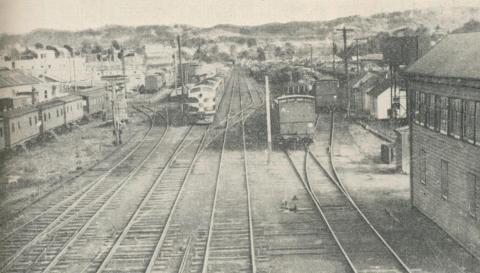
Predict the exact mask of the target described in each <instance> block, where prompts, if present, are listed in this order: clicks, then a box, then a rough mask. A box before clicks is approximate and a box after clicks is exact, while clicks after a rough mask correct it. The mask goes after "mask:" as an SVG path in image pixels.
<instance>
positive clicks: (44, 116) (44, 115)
mask: <svg viewBox="0 0 480 273" xmlns="http://www.w3.org/2000/svg"><path fill="white" fill-rule="evenodd" d="M43 121H47V114H46V113H43Z"/></svg>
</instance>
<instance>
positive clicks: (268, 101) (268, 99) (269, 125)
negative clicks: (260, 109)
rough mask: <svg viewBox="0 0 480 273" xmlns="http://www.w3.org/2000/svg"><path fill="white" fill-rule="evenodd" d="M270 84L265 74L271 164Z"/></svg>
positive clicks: (268, 159) (268, 158) (268, 160)
mask: <svg viewBox="0 0 480 273" xmlns="http://www.w3.org/2000/svg"><path fill="white" fill-rule="evenodd" d="M268 85H269V84H268V76H265V110H266V112H267V144H268V155H267V156H268V157H267V162H268V163H269V164H270V154H271V153H272V127H271V124H270V88H269V86H268Z"/></svg>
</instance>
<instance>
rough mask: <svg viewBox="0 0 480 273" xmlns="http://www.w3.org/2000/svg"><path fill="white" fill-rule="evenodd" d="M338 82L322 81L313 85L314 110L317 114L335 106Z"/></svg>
mask: <svg viewBox="0 0 480 273" xmlns="http://www.w3.org/2000/svg"><path fill="white" fill-rule="evenodd" d="M338 89H339V82H338V80H335V79H324V80H319V81H316V82H315V83H314V84H313V94H314V96H315V109H316V111H317V112H320V111H326V110H329V109H331V107H334V106H336V104H337V98H338Z"/></svg>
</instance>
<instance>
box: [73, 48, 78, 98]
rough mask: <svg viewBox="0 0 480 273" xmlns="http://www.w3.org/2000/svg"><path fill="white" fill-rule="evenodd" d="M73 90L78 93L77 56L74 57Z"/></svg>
mask: <svg viewBox="0 0 480 273" xmlns="http://www.w3.org/2000/svg"><path fill="white" fill-rule="evenodd" d="M73 89H74V91H75V93H77V69H75V56H74V57H73Z"/></svg>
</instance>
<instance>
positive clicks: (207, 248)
mask: <svg viewBox="0 0 480 273" xmlns="http://www.w3.org/2000/svg"><path fill="white" fill-rule="evenodd" d="M234 83H235V81H233V83H232V90H231V92H230V103H229V106H228V111H227V120H226V122H225V130H224V132H223V141H222V150H221V152H220V161H219V164H218V171H217V175H216V179H215V193H214V197H213V203H212V213H211V215H210V221H209V227H208V236H207V242H206V243H205V255H204V256H203V264H202V273H207V267H208V259H209V251H210V241H211V239H212V232H213V222H214V220H215V208H216V205H217V198H218V191H219V186H218V185H219V184H220V183H219V182H220V173H221V170H222V165H223V155H224V152H225V144H226V142H227V132H228V128H229V123H228V121H229V120H228V117H229V116H230V112H231V110H232V101H233V97H234V96H233V95H234V92H233V91H234V86H235V84H234Z"/></svg>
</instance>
